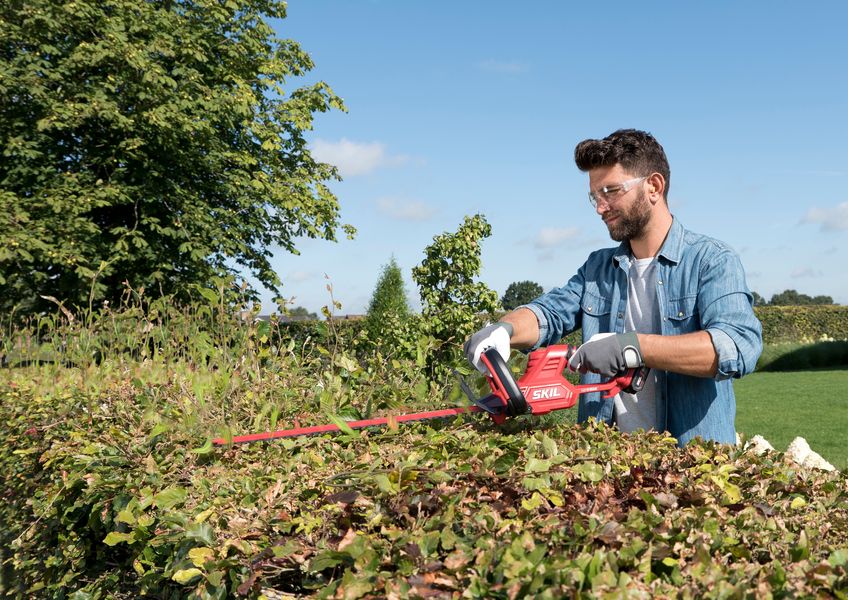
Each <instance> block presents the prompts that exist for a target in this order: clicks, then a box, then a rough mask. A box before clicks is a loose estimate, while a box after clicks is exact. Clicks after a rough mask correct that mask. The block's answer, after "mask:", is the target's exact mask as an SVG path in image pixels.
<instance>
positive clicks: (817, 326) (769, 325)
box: [284, 305, 848, 344]
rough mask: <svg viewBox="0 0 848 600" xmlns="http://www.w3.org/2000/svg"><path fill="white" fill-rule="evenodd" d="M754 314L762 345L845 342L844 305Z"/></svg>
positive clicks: (340, 329) (336, 324)
mask: <svg viewBox="0 0 848 600" xmlns="http://www.w3.org/2000/svg"><path fill="white" fill-rule="evenodd" d="M754 312H755V313H756V315H757V318H758V319H759V320H760V322H761V323H762V324H763V342H764V343H765V344H780V343H785V342H795V343H812V342H817V341H822V340H823V339H834V340H848V306H838V305H811V306H757V307H755V308H754ZM412 318H420V317H417V316H415V317H412ZM284 327H285V330H286V331H287V332H288V333H289V335H291V336H292V337H294V338H296V339H298V338H299V339H305V338H308V337H312V338H315V339H324V338H325V336H327V335H328V332H329V330H330V329H334V330H335V332H336V333H337V334H338V336H339V337H340V338H346V337H347V336H350V335H352V336H356V335H357V334H358V333H359V331H360V330H361V329H362V320H360V319H337V320H335V321H333V325H332V327H328V325H327V323H326V322H325V321H292V322H290V323H286V324H284ZM580 339H581V338H580V334H579V332H575V333H572V334H570V335H569V336H567V337H566V338H565V342H566V343H569V344H578V343H580Z"/></svg>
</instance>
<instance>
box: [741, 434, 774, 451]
mask: <svg viewBox="0 0 848 600" xmlns="http://www.w3.org/2000/svg"><path fill="white" fill-rule="evenodd" d="M745 449H746V450H751V451H752V452H754V454H756V455H758V456H761V455H763V454H765V453H766V452H773V451H774V446H772V445H771V444H769V441H768V440H767V439H766V438H764V437H763V436H761V435H759V434H757V435H755V436H754V437H752V438H751V439H750V440H748V442H747V443H746V444H745Z"/></svg>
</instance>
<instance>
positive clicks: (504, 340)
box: [464, 321, 512, 374]
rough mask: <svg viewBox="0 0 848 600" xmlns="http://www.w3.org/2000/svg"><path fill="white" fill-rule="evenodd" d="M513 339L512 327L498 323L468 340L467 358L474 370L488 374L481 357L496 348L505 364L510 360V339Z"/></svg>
mask: <svg viewBox="0 0 848 600" xmlns="http://www.w3.org/2000/svg"><path fill="white" fill-rule="evenodd" d="M510 337H512V325H510V324H509V323H504V322H503V321H498V322H497V323H493V324H491V325H486V326H485V327H484V328H483V329H481V330H480V331H478V332H477V333H475V334H474V335H472V336H471V337H470V338H468V341H467V342H465V347H464V349H465V357H466V358H467V359H468V362H470V363H471V364H472V365H474V368H475V369H477V370H478V371H480V372H481V373H483V374H486V373H487V372H488V369H487V368H486V365H484V364H483V361H481V360H480V355H481V354H483V353H484V352H485V351H486V350H488V349H490V348H494V349H496V350H497V351H498V354H500V355H501V356H502V357H503V359H504V362H506V361H507V360H509V350H510V345H509V338H510Z"/></svg>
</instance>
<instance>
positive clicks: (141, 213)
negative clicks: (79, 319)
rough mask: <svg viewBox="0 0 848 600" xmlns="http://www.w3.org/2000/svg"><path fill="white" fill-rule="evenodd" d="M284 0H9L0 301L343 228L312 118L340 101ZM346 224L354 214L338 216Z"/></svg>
mask: <svg viewBox="0 0 848 600" xmlns="http://www.w3.org/2000/svg"><path fill="white" fill-rule="evenodd" d="M284 17H285V3H284V2H282V1H281V0H227V2H220V1H219V0H146V1H138V0H75V1H74V2H71V3H69V2H59V1H57V0H9V1H8V2H4V3H3V4H2V7H0V25H2V26H1V27H0V154H2V160H0V205H2V210H0V285H3V288H4V290H5V293H4V294H2V297H0V310H9V309H11V308H12V307H17V310H19V311H23V312H29V311H34V310H38V309H39V307H43V306H44V304H43V300H41V297H43V296H52V297H55V298H58V299H60V300H62V301H64V302H69V303H71V304H86V303H88V302H89V301H90V299H94V300H99V299H105V298H114V297H116V296H118V295H119V294H120V293H121V291H122V285H123V282H124V281H126V282H128V283H129V284H130V285H132V286H134V287H135V288H139V287H147V288H153V289H154V290H156V291H157V292H159V291H161V292H162V293H178V292H182V293H185V291H186V290H188V289H190V288H191V286H192V285H193V284H198V285H204V284H206V283H207V282H208V281H209V280H210V278H211V277H212V276H216V275H217V276H220V275H224V274H228V273H229V274H234V273H236V272H249V273H251V274H252V275H253V276H254V277H255V278H256V279H257V280H258V281H259V282H260V283H261V284H263V285H265V286H267V287H269V288H271V289H274V290H279V287H278V286H279V283H280V280H279V278H278V277H277V275H276V274H275V273H274V271H273V269H272V267H271V265H270V263H269V257H270V256H271V251H270V249H271V248H272V247H280V248H282V249H283V250H285V251H289V252H293V253H297V249H296V247H295V243H296V240H297V238H298V237H304V236H305V237H312V238H322V239H327V240H334V239H335V238H336V233H337V230H338V229H339V227H340V223H339V205H338V201H337V199H336V198H335V196H334V195H333V194H332V193H331V191H330V190H329V189H328V188H327V186H326V182H327V181H328V180H331V179H333V178H335V177H337V175H336V171H335V169H334V168H333V167H332V166H330V165H326V164H322V163H319V162H316V161H315V160H314V159H313V158H312V156H311V155H310V153H309V151H308V148H307V147H306V141H305V138H304V132H305V131H307V130H309V129H311V127H312V123H313V117H314V115H315V113H317V112H323V111H327V110H330V109H331V108H338V109H342V110H343V109H344V107H343V105H342V101H341V99H340V98H339V97H337V96H336V95H335V94H334V93H333V91H332V90H331V89H330V87H329V86H328V85H327V84H325V83H323V82H319V83H315V84H311V85H304V86H303V87H299V88H297V89H292V90H287V89H286V81H287V79H290V78H293V77H298V76H302V75H304V74H305V73H306V72H307V71H309V70H310V69H311V68H312V67H313V63H312V61H311V59H310V57H309V56H308V55H307V54H306V52H304V51H303V49H301V47H300V46H299V45H298V44H297V43H296V42H294V41H291V40H283V39H279V38H278V37H276V35H275V33H274V31H273V29H272V27H271V25H270V24H269V20H270V19H272V18H284ZM341 227H343V228H344V230H345V231H346V232H347V233H348V235H349V236H350V235H353V229H352V228H350V227H349V226H346V225H344V226H341Z"/></svg>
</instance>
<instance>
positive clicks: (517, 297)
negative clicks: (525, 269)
mask: <svg viewBox="0 0 848 600" xmlns="http://www.w3.org/2000/svg"><path fill="white" fill-rule="evenodd" d="M544 291H545V290H544V289H542V286H541V285H539V284H538V283H536V282H535V281H515V282H513V283H510V284H509V287H508V288H506V292H504V295H503V296H501V306H502V307H503V308H504V310H513V309H515V308H518V307H519V306H521V305H522V304H527V303H528V302H532V301H533V300H535V299H536V298H538V297H539V296H541V295H542V294H543V293H544Z"/></svg>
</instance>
